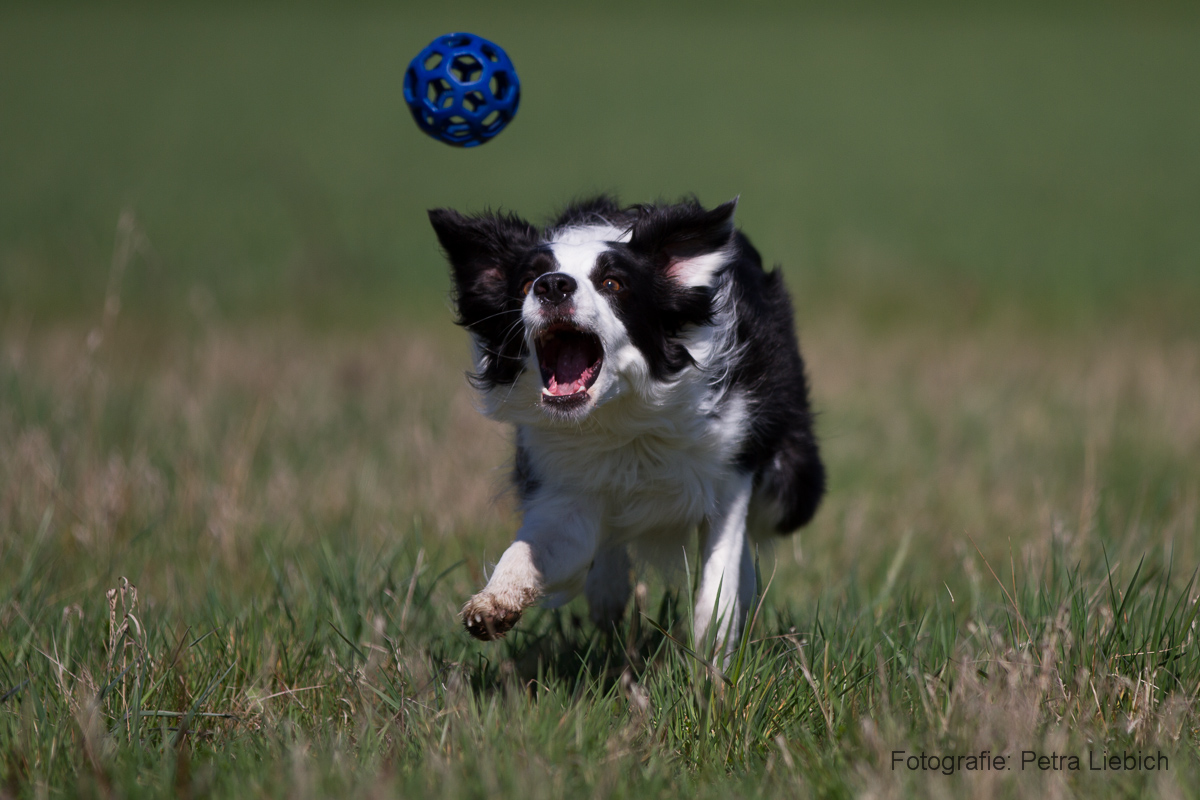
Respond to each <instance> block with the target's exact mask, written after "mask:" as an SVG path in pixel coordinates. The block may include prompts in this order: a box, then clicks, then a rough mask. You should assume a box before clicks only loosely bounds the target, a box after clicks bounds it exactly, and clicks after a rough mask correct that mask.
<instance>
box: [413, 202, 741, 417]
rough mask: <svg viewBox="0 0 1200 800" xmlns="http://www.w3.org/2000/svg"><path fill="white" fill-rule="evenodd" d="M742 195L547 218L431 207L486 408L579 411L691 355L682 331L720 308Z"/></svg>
mask: <svg viewBox="0 0 1200 800" xmlns="http://www.w3.org/2000/svg"><path fill="white" fill-rule="evenodd" d="M734 205H735V204H734V203H732V202H731V203H726V204H725V205H722V206H719V207H717V208H716V209H713V210H712V211H706V210H704V209H703V208H701V207H700V206H699V205H697V204H694V203H687V204H681V205H674V206H661V207H633V208H631V209H626V210H621V209H619V208H617V207H616V206H615V204H612V203H610V202H609V201H607V200H604V199H600V200H597V201H593V202H592V203H590V204H587V205H585V206H577V207H575V208H573V209H569V210H568V211H567V212H566V214H564V215H563V217H562V218H561V219H560V220H559V221H558V222H557V223H555V224H554V225H551V226H550V227H549V228H548V229H546V230H545V231H538V230H537V229H535V228H534V227H533V226H531V225H529V224H528V223H527V222H524V221H523V220H521V219H519V218H517V217H514V216H509V215H497V214H491V213H485V214H481V215H478V216H472V217H464V216H462V215H460V214H458V213H457V212H455V211H451V210H447V209H436V210H433V211H431V212H430V213H429V217H430V221H431V222H432V223H433V227H434V230H435V231H436V232H437V235H438V239H439V241H440V242H441V244H442V247H443V248H444V249H445V251H446V256H447V258H448V259H449V261H450V264H451V267H452V270H453V276H454V285H455V300H456V304H457V307H458V314H459V319H458V323H459V324H460V325H462V326H464V327H466V328H467V329H468V330H469V331H470V332H471V334H472V336H473V337H474V340H475V344H476V374H475V376H474V380H475V383H476V385H477V386H478V387H479V388H480V389H481V391H483V392H484V394H485V396H486V397H488V399H489V400H490V401H491V405H492V408H491V410H492V411H493V412H498V411H501V408H500V407H501V406H507V407H510V408H512V409H520V410H528V409H531V408H536V409H537V410H539V411H540V412H541V415H542V418H544V419H548V420H551V421H555V422H577V421H579V420H581V419H582V418H583V417H586V416H587V415H588V414H590V413H591V412H592V411H593V410H594V409H595V408H596V407H597V406H600V405H602V404H604V403H605V402H607V401H608V400H610V399H612V398H613V397H615V396H617V395H619V394H621V393H622V392H628V391H634V392H643V393H645V392H647V391H649V390H650V388H651V387H652V386H653V384H654V383H655V382H663V381H668V380H670V379H671V377H672V376H674V375H675V374H677V373H678V372H679V371H680V370H682V369H683V368H684V367H686V366H688V365H689V364H690V363H691V360H692V357H691V354H690V353H689V352H688V350H687V348H686V346H685V343H684V341H683V334H684V333H686V332H687V331H688V330H691V329H694V328H696V327H697V326H703V325H705V324H706V323H708V322H709V321H710V320H711V318H712V314H713V287H714V285H715V284H716V282H717V280H718V276H719V275H720V272H721V269H722V268H723V267H724V266H725V265H726V263H727V262H728V251H729V245H730V241H731V238H732V236H733V211H734Z"/></svg>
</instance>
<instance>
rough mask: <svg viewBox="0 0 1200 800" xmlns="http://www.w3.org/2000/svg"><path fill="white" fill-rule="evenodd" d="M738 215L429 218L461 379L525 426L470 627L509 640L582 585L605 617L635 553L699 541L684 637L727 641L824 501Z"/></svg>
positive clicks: (591, 209) (506, 418) (815, 452)
mask: <svg viewBox="0 0 1200 800" xmlns="http://www.w3.org/2000/svg"><path fill="white" fill-rule="evenodd" d="M736 205H737V201H736V199H735V200H733V201H731V202H728V203H725V204H723V205H720V206H717V207H716V208H713V209H705V208H704V207H703V206H701V205H700V204H699V203H698V202H697V201H695V200H685V201H683V202H680V203H676V204H652V205H633V206H628V207H622V206H620V205H619V204H618V203H617V202H616V201H615V200H614V199H612V198H610V197H608V196H600V197H596V198H594V199H590V200H586V201H583V202H576V203H574V204H572V205H570V206H569V207H568V208H566V210H565V211H564V212H563V213H562V214H561V215H559V216H558V218H557V219H555V220H554V221H553V222H552V223H551V224H549V225H548V226H546V227H545V228H543V229H538V228H536V227H534V226H533V225H531V224H530V223H528V222H526V221H524V220H523V219H521V218H519V217H517V216H515V215H512V214H505V213H492V212H485V213H481V214H476V215H471V216H464V215H462V214H459V213H458V212H456V211H453V210H450V209H433V210H431V211H430V212H429V219H430V222H431V223H432V225H433V228H434V231H435V232H436V234H437V238H438V241H439V242H440V244H441V246H442V249H443V250H444V253H445V256H446V258H447V260H448V261H449V264H450V267H451V272H452V279H453V287H454V288H453V300H454V304H455V307H456V309H457V315H458V319H457V320H456V321H457V324H459V325H461V326H462V327H464V328H466V329H467V331H469V332H470V335H471V338H472V341H473V345H474V372H473V373H472V374H470V375H469V378H470V380H471V382H472V383H473V385H474V386H475V388H476V389H478V391H479V393H480V395H481V398H482V410H483V411H484V413H486V414H487V415H488V416H490V417H492V418H493V419H496V420H500V421H503V422H507V423H509V424H511V425H512V426H513V427H514V428H515V432H516V457H515V466H514V469H513V480H514V483H515V487H516V492H517V496H518V500H519V507H520V511H521V514H522V523H521V526H520V528H519V530H518V531H517V534H516V538H515V541H514V542H513V543H512V545H511V546H510V547H509V548H508V549H507V550H506V551H505V552H504V554H503V555H502V556H501V558H500V560H499V562H498V563H497V564H496V565H495V568H494V570H493V571H492V574H491V578H490V579H489V580H488V582H487V585H486V586H485V587H484V588H483V590H482V591H480V592H479V593H478V594H476V595H475V596H474V597H472V598H471V599H470V600H469V601H468V602H467V603H466V605H465V606H464V608H463V610H462V620H463V623H464V624H465V625H466V628H467V630H468V631H469V632H470V633H471V635H473V636H475V637H476V638H478V639H483V640H491V639H495V638H498V637H501V636H503V635H504V634H505V633H506V632H507V631H508V630H510V629H511V628H512V627H513V625H515V624H516V623H517V621H518V620H519V619H520V617H521V614H522V612H523V611H524V610H525V609H526V608H528V607H529V606H531V605H533V604H535V603H538V602H543V603H545V604H547V605H558V604H561V603H563V602H566V601H567V600H569V599H571V598H572V597H573V596H575V595H577V594H578V593H579V592H580V591H583V593H584V594H585V595H586V597H587V602H588V606H589V616H590V617H591V619H592V620H593V621H594V622H595V623H597V624H599V625H601V626H611V625H612V624H614V623H616V622H618V621H619V620H620V619H621V618H622V617H623V615H624V612H625V607H626V605H627V603H628V599H629V596H630V592H631V572H632V561H631V555H630V550H631V548H632V549H633V550H634V552H635V553H636V554H638V555H644V554H647V553H654V552H658V553H664V552H670V551H676V552H678V551H680V550H681V549H682V548H684V547H686V546H687V544H688V542H689V541H690V537H691V535H692V533H693V532H694V531H697V530H698V531H699V542H700V546H699V584H698V588H697V591H696V596H695V603H694V613H693V618H694V619H693V633H694V636H695V641H696V642H697V643H707V644H708V646H709V647H712V648H716V647H721V646H724V648H725V649H726V652H732V651H733V649H734V648H735V647H736V645H737V642H738V638H739V637H740V635H741V631H742V628H743V626H744V624H745V618H746V615H747V612H748V611H749V609H750V608H751V606H752V604H753V602H754V599H755V592H756V586H755V583H756V576H755V559H754V545H755V543H756V542H760V541H763V540H764V539H766V538H769V537H770V536H771V535H772V534H787V533H790V532H792V531H794V530H796V529H797V528H799V527H801V526H802V525H804V524H805V523H807V522H808V521H809V520H810V519H811V518H812V516H813V514H814V513H815V511H816V509H817V505H818V503H819V502H820V500H821V497H822V495H823V494H824V491H825V469H824V466H823V464H822V462H821V457H820V452H819V449H818V443H817V439H816V437H815V435H814V433H813V415H812V412H811V411H810V404H809V390H808V381H807V378H806V375H805V367H804V361H803V360H802V358H801V356H800V350H799V346H798V343H797V340H796V334H795V331H794V323H793V312H792V306H791V301H790V300H789V298H788V294H787V290H786V288H785V287H784V282H783V276H782V274H781V273H780V271H779V269H778V268H776V269H775V270H773V271H770V272H768V271H766V270H764V268H763V265H762V258H761V257H760V256H759V253H758V251H757V250H755V248H754V246H753V245H751V244H750V240H749V239H747V238H746V236H745V235H744V234H742V233H741V232H740V231H739V230H737V229H736V228H735V225H734V210H735V207H736Z"/></svg>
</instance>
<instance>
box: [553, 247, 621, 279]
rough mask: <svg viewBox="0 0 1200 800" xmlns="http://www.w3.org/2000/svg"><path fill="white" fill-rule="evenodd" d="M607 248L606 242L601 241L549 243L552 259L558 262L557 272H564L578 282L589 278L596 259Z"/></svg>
mask: <svg viewBox="0 0 1200 800" xmlns="http://www.w3.org/2000/svg"><path fill="white" fill-rule="evenodd" d="M607 249H608V243H607V242H603V241H599V242H598V241H590V242H580V243H578V244H568V243H566V242H554V243H552V244H551V245H550V252H552V253H554V260H555V261H557V262H558V272H565V273H567V274H568V275H570V276H571V277H573V278H575V279H576V280H577V281H579V282H580V283H583V282H584V281H587V280H589V276H590V275H591V274H592V267H594V266H596V259H597V258H599V257H600V254H601V253H603V252H604V251H605V250H607Z"/></svg>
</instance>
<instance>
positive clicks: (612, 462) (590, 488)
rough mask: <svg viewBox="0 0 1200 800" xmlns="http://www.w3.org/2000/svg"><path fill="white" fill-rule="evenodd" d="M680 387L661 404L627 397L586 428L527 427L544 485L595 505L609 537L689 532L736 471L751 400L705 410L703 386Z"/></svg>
mask: <svg viewBox="0 0 1200 800" xmlns="http://www.w3.org/2000/svg"><path fill="white" fill-rule="evenodd" d="M695 377H698V376H695ZM697 383H698V382H697ZM673 388H674V389H675V391H673V392H670V393H669V396H668V397H666V398H662V400H663V402H661V404H660V403H654V404H647V403H646V402H645V401H644V400H642V399H641V398H638V397H630V396H626V397H623V398H620V399H618V400H616V401H614V402H612V403H610V404H607V405H606V406H605V407H604V408H602V409H599V413H596V414H594V415H593V417H592V418H591V419H589V420H587V421H586V422H585V423H584V424H583V425H581V426H579V427H572V428H564V427H557V426H556V427H542V426H536V427H535V426H522V427H520V428H519V429H518V438H519V441H520V442H521V444H522V445H523V446H524V448H525V450H526V453H527V455H528V457H529V460H530V463H531V465H532V466H533V469H534V473H535V474H536V476H537V478H538V480H539V482H540V484H541V488H540V491H546V492H551V493H554V494H564V495H574V496H576V497H578V498H580V500H581V502H588V503H595V504H596V505H597V507H598V509H599V510H600V513H601V516H602V523H603V528H604V531H605V536H606V538H613V539H617V540H627V539H630V538H634V537H636V536H639V535H641V534H644V533H647V532H652V531H661V532H664V533H666V532H671V533H687V532H688V531H690V530H691V528H693V527H694V526H695V525H697V524H698V523H699V522H700V521H701V520H702V519H703V518H704V516H705V515H706V514H708V513H709V512H711V510H712V508H713V504H714V503H715V496H716V488H717V486H718V485H719V484H720V483H721V482H722V481H723V480H725V479H726V478H727V477H728V476H729V475H730V472H731V470H732V461H733V458H734V455H735V454H736V452H737V449H738V447H739V446H740V444H741V439H742V435H743V431H744V429H745V405H744V403H743V402H741V398H740V397H738V396H731V397H726V398H724V401H723V402H721V404H720V406H719V408H717V409H714V410H713V411H711V412H706V411H704V410H703V408H704V407H708V408H711V407H712V405H711V402H710V403H702V402H698V401H699V400H700V399H701V398H700V397H699V396H698V395H700V394H701V392H700V391H698V390H700V389H701V387H700V386H699V385H696V386H681V385H678V384H677V385H676V386H675V387H673Z"/></svg>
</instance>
